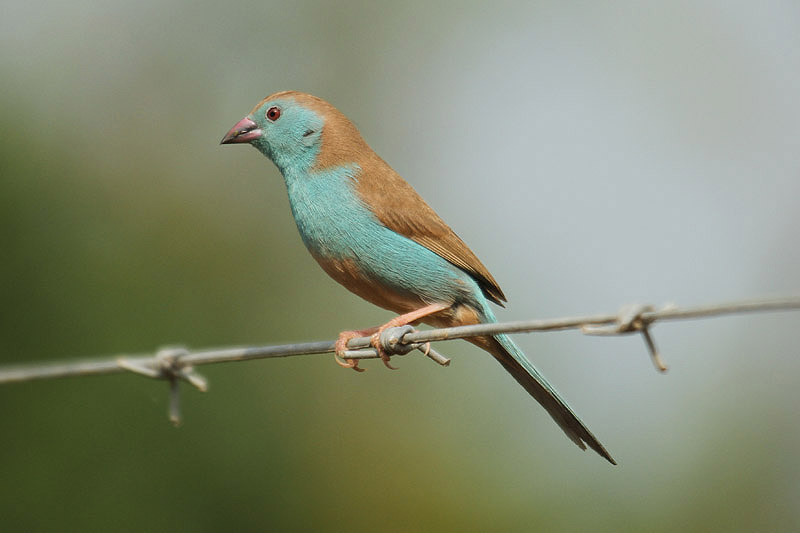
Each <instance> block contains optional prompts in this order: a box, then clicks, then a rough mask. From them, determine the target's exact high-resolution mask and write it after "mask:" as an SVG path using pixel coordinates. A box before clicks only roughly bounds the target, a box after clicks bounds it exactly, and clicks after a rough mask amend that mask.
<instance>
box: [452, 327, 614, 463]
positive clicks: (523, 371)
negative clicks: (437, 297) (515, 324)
mask: <svg viewBox="0 0 800 533" xmlns="http://www.w3.org/2000/svg"><path fill="white" fill-rule="evenodd" d="M467 340H469V341H470V342H472V343H473V344H475V345H477V346H478V347H480V348H482V349H484V350H486V351H487V352H489V353H491V354H492V355H493V356H494V358H495V359H497V361H498V362H499V363H500V364H501V365H503V368H505V369H506V371H507V372H508V373H509V374H511V375H512V376H514V379H516V380H517V382H518V383H519V384H520V385H522V387H523V388H524V389H525V390H526V391H528V393H529V394H530V395H531V396H533V397H534V399H535V400H536V401H537V402H539V403H540V404H541V405H542V407H544V409H545V410H546V411H547V412H548V413H549V414H550V416H551V417H553V420H555V421H556V423H557V424H558V425H559V427H561V429H562V430H564V433H566V434H567V437H569V438H570V440H572V442H574V443H575V444H577V445H578V446H579V447H580V448H581V449H582V450H585V449H586V446H587V445H588V446H589V447H590V448H591V449H593V450H594V451H596V452H597V453H598V454H600V455H601V456H602V457H604V458H605V459H606V460H608V462H610V463H611V464H613V465H616V464H617V463H616V461H614V459H613V458H612V457H611V455H610V454H609V453H608V452H607V451H606V449H605V448H604V447H603V445H602V444H600V442H599V441H598V440H597V438H596V437H595V436H594V435H592V432H591V431H589V429H588V428H587V427H586V426H585V425H584V424H583V422H581V420H580V418H578V415H576V414H575V413H574V412H573V411H572V409H571V408H570V406H569V405H567V402H566V401H564V399H563V398H561V396H560V395H559V394H558V392H557V391H556V390H555V389H554V388H553V386H552V385H550V383H548V381H547V379H545V377H544V376H542V375H541V374H540V373H539V371H538V370H536V368H535V367H534V366H533V365H532V364H531V362H530V361H528V358H527V357H525V354H524V353H523V352H522V350H520V349H519V348H518V347H517V345H516V344H514V342H513V341H512V340H511V338H510V337H508V336H507V335H496V336H494V337H474V338H471V339H467Z"/></svg>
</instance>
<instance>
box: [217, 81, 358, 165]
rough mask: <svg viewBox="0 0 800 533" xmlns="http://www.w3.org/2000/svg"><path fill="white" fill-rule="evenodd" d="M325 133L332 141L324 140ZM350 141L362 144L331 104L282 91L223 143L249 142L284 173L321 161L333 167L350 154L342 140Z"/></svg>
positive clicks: (255, 110) (243, 120) (350, 125)
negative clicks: (343, 147) (341, 158)
mask: <svg viewBox="0 0 800 533" xmlns="http://www.w3.org/2000/svg"><path fill="white" fill-rule="evenodd" d="M323 130H325V133H324V135H325V136H326V137H329V138H331V139H333V142H325V141H323ZM348 138H349V139H351V140H352V142H354V143H355V144H361V143H363V140H362V139H361V136H360V135H359V133H358V130H356V129H355V126H353V125H352V123H350V121H349V120H348V119H347V118H346V117H345V116H344V115H342V114H341V113H340V112H339V111H338V110H336V108H334V107H333V106H332V105H330V104H329V103H327V102H326V101H324V100H322V99H320V98H317V97H316V96H312V95H310V94H305V93H300V92H296V91H283V92H279V93H275V94H272V95H270V96H268V97H266V98H264V99H263V100H262V101H261V102H259V103H258V104H257V105H256V106H255V107H254V108H253V110H252V111H250V113H248V114H247V116H246V117H244V118H243V119H242V120H240V121H239V122H237V123H236V124H235V125H234V126H233V128H231V129H230V131H229V132H228V133H227V134H226V135H225V137H223V139H222V141H221V144H233V143H249V144H251V145H253V146H254V147H256V148H258V150H259V151H261V152H262V153H263V154H264V155H266V156H267V157H269V158H270V159H271V160H272V161H273V162H274V163H275V165H277V167H278V168H279V169H280V170H281V172H283V173H284V174H285V173H286V171H287V170H290V171H292V170H293V171H300V172H303V171H308V170H309V169H311V168H312V167H319V166H320V160H323V162H324V161H328V162H329V163H330V164H334V163H335V162H336V161H334V160H335V159H339V158H340V156H342V157H343V156H345V155H347V154H346V152H348V151H349V150H346V149H345V150H342V146H341V145H342V144H343V143H342V142H340V141H341V140H342V139H348ZM337 139H338V140H337ZM348 144H350V143H348ZM343 152H345V153H343Z"/></svg>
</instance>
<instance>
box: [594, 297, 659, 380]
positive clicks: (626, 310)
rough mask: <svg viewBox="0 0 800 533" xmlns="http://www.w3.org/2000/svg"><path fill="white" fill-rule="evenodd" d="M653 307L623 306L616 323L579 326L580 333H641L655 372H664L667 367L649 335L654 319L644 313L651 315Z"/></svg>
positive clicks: (639, 305) (640, 305)
mask: <svg viewBox="0 0 800 533" xmlns="http://www.w3.org/2000/svg"><path fill="white" fill-rule="evenodd" d="M653 311H655V307H653V306H652V305H642V304H631V305H625V306H623V307H622V308H621V309H620V310H619V313H618V314H617V319H616V321H615V322H614V323H613V324H611V325H602V326H601V325H594V324H584V325H583V326H581V332H582V333H584V334H586V335H626V334H628V333H641V334H642V337H643V338H644V342H645V344H646V345H647V351H648V352H649V353H650V359H651V360H652V361H653V365H655V367H656V370H658V371H659V372H666V371H667V369H668V367H667V365H666V364H664V360H663V359H662V358H661V354H660V353H659V352H658V349H657V348H656V344H655V341H653V337H652V335H650V325H651V324H652V323H653V322H655V318H653V317H648V316H646V313H652V312H653Z"/></svg>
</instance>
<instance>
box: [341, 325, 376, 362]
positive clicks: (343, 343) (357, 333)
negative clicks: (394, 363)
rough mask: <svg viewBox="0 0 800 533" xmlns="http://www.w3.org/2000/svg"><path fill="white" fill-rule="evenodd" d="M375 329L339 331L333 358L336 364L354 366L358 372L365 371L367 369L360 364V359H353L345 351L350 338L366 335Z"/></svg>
mask: <svg viewBox="0 0 800 533" xmlns="http://www.w3.org/2000/svg"><path fill="white" fill-rule="evenodd" d="M375 329H376V328H369V329H361V330H354V331H343V332H341V333H339V338H338V339H336V344H335V347H334V353H333V359H334V361H336V364H337V365H339V366H341V367H343V368H352V369H353V370H355V371H356V372H363V371H364V370H365V369H364V368H360V367H359V366H358V359H352V358H349V357H347V356H346V355H345V352H347V343H348V342H350V339H357V338H359V337H366V336H367V335H369V334H370V333H372V332H373V331H375Z"/></svg>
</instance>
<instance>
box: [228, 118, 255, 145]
mask: <svg viewBox="0 0 800 533" xmlns="http://www.w3.org/2000/svg"><path fill="white" fill-rule="evenodd" d="M259 137H261V130H260V129H259V128H258V124H256V123H255V122H253V121H252V120H250V119H249V118H247V117H244V118H243V119H242V120H240V121H239V122H237V123H236V124H235V125H234V126H233V127H232V128H231V130H230V131H229V132H228V133H226V134H225V137H223V138H222V140H221V141H220V144H233V143H249V142H250V141H252V140H255V139H258V138H259Z"/></svg>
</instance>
